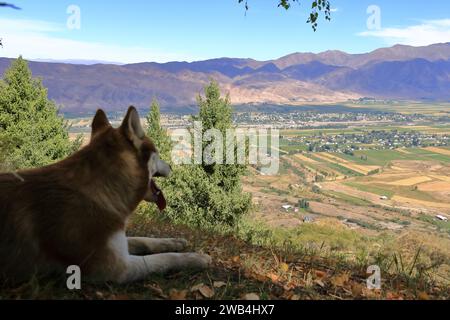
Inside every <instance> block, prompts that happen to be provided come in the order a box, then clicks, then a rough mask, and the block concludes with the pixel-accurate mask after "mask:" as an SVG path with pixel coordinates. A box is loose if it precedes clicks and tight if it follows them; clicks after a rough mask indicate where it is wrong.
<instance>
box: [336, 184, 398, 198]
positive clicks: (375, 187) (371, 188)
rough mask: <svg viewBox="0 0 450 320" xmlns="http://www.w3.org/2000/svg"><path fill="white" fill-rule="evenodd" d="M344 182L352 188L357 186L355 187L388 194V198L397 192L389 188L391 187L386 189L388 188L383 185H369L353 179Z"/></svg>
mask: <svg viewBox="0 0 450 320" xmlns="http://www.w3.org/2000/svg"><path fill="white" fill-rule="evenodd" d="M344 184H345V185H346V186H349V187H351V188H355V189H357V190H360V191H364V192H369V193H373V194H377V195H379V196H386V197H388V198H392V197H393V196H394V194H395V192H393V191H392V190H389V189H386V188H383V187H378V186H374V185H367V184H362V183H357V182H351V181H349V182H344Z"/></svg>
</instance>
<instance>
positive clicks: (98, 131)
mask: <svg viewBox="0 0 450 320" xmlns="http://www.w3.org/2000/svg"><path fill="white" fill-rule="evenodd" d="M170 171H171V169H170V166H169V165H168V164H166V163H165V162H164V161H162V160H161V159H160V158H159V154H158V151H157V149H156V147H155V145H154V144H153V142H152V141H151V140H150V139H149V138H148V137H146V136H145V134H144V130H143V128H142V127H141V124H140V120H139V115H138V113H137V111H136V109H135V108H134V107H130V108H129V110H128V112H127V115H126V117H125V119H124V121H123V123H122V125H121V126H120V127H119V128H117V129H115V128H113V127H112V126H111V125H110V124H109V121H108V119H107V117H106V114H105V113H104V112H103V111H102V110H99V111H97V114H96V115H95V118H94V120H93V123H92V137H91V141H90V143H89V145H87V146H86V147H84V148H83V149H81V150H80V151H78V152H77V153H75V154H73V155H72V156H70V157H69V158H67V159H65V160H63V161H61V162H58V163H55V164H53V165H50V166H47V167H43V168H39V169H33V170H26V171H20V172H17V173H14V174H12V173H3V174H0V277H2V278H6V279H10V280H11V279H12V280H19V281H20V280H23V279H27V277H29V276H30V275H33V274H36V273H37V274H48V273H54V272H65V270H66V269H67V267H68V266H71V265H76V266H79V267H80V269H81V271H82V274H83V275H86V276H88V277H89V278H93V279H98V280H101V281H114V282H119V283H124V282H131V281H136V280H139V279H143V278H145V277H146V276H148V275H150V274H152V273H164V272H168V271H173V270H181V269H184V268H189V269H191V268H194V269H203V268H206V267H208V266H209V264H210V263H211V258H210V257H209V256H207V255H203V254H197V253H176V252H180V251H183V250H184V249H185V247H186V245H187V242H186V240H184V239H151V238H127V237H126V235H125V231H126V225H127V220H128V218H129V217H130V215H131V214H132V213H133V211H134V210H135V209H136V207H137V206H138V204H139V203H140V202H141V201H143V200H147V201H150V202H155V203H156V204H157V205H158V207H159V208H160V209H164V207H165V205H166V203H165V199H164V195H163V194H162V192H161V190H159V189H158V187H157V186H156V184H155V182H154V180H153V179H152V178H153V177H158V176H162V177H167V176H168V175H169V174H170Z"/></svg>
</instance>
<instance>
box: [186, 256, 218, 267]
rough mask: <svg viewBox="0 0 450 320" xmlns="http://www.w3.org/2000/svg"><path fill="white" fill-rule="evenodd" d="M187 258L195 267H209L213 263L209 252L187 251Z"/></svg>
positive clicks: (189, 263) (191, 265) (190, 264)
mask: <svg viewBox="0 0 450 320" xmlns="http://www.w3.org/2000/svg"><path fill="white" fill-rule="evenodd" d="M186 260H187V262H188V265H189V266H190V267H191V268H193V269H207V268H209V267H210V266H211V264H212V258H211V257H210V256H209V255H207V254H201V253H187V254H186Z"/></svg>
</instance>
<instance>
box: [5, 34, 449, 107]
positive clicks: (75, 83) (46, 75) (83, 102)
mask: <svg viewBox="0 0 450 320" xmlns="http://www.w3.org/2000/svg"><path fill="white" fill-rule="evenodd" d="M10 63H11V59H6V58H0V72H1V73H3V72H4V71H5V70H6V68H7V67H8V66H9V64H10ZM30 67H31V69H32V71H33V74H34V75H35V76H39V77H42V79H43V82H44V85H45V86H46V87H48V89H49V96H50V97H51V98H52V99H54V100H55V101H56V102H57V103H58V104H60V105H62V106H63V110H64V111H65V112H77V113H85V112H91V111H93V110H95V109H96V108H99V107H102V108H105V109H107V110H110V111H114V110H120V109H123V107H124V106H126V105H129V104H134V105H136V106H137V107H139V108H146V107H148V105H149V104H150V101H151V99H152V98H154V97H156V98H158V100H159V101H160V102H161V104H162V107H163V109H166V110H172V111H176V110H179V109H180V108H184V107H186V106H191V105H194V104H195V102H196V96H197V94H198V93H199V92H201V90H202V88H203V86H204V85H205V84H206V83H207V82H208V81H209V80H210V79H211V78H213V79H216V80H217V81H218V82H219V83H220V84H221V86H222V88H223V89H224V91H226V92H229V93H230V95H231V99H232V102H233V103H236V104H246V103H252V104H262V103H271V104H293V105H299V104H305V103H317V104H319V103H333V102H341V101H346V100H348V99H357V98H360V97H374V98H380V99H403V100H427V101H428V100H435V101H448V100H450V90H449V89H450V43H444V44H435V45H431V46H427V47H410V46H402V45H397V46H394V47H391V48H383V49H378V50H375V51H373V52H370V53H366V54H347V53H344V52H340V51H327V52H323V53H319V54H313V53H295V54H291V55H288V56H285V57H282V58H280V59H277V60H273V61H256V60H252V59H232V58H220V59H212V60H206V61H198V62H192V63H188V62H169V63H162V64H159V63H153V62H148V63H138V64H129V65H113V64H85V65H83V64H70V63H50V62H30Z"/></svg>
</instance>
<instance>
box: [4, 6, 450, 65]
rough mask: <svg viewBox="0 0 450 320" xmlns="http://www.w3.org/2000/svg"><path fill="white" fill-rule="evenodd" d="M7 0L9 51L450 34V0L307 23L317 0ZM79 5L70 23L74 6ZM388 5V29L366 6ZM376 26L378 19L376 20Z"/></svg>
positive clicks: (313, 46) (325, 42) (161, 50)
mask: <svg viewBox="0 0 450 320" xmlns="http://www.w3.org/2000/svg"><path fill="white" fill-rule="evenodd" d="M9 2H12V3H14V4H16V5H18V6H20V7H22V10H20V11H15V10H12V9H7V8H2V9H0V38H3V43H4V48H3V49H1V48H0V56H3V57H5V56H7V57H17V56H18V55H19V54H22V55H23V56H24V57H25V58H28V59H56V60H65V59H89V60H102V61H116V62H140V61H159V62H164V61H172V60H187V61H193V60H201V59H209V58H217V57H224V56H227V57H242V58H247V57H249V58H254V59H258V60H268V59H274V58H278V57H281V56H284V55H286V54H290V53H293V52H321V51H326V50H334V49H337V50H343V51H346V52H350V53H361V52H367V51H371V50H374V49H377V48H380V47H385V46H390V45H393V44H396V43H402V44H409V45H415V46H419V45H428V44H431V43H436V42H450V1H436V2H434V1H420V0H397V1H392V0H371V1H366V0H359V1H356V0H355V1H350V0H331V3H332V8H333V13H332V21H331V22H326V21H325V20H323V19H321V20H320V21H319V29H318V31H317V32H315V33H314V32H313V31H312V29H311V27H310V26H309V25H308V24H306V23H305V21H306V18H307V13H308V12H309V11H308V8H309V6H310V2H311V0H303V1H302V5H300V6H299V5H293V7H292V8H291V10H289V11H285V10H284V9H281V8H277V0H249V6H250V10H249V11H248V12H247V14H245V10H244V7H243V5H239V4H238V3H237V0H192V1H187V0H171V1H162V0H161V1H152V0H150V1H149V0H146V1H144V0H128V1H106V0H95V1H93V0H90V1H88V0H72V1H65V0H46V1H45V0H40V1H34V0H33V1H32V0H28V1H26V0H9ZM70 5H76V6H77V7H78V8H79V9H80V20H79V21H80V29H69V28H68V27H67V20H68V18H69V17H70V14H68V13H67V9H68V7H69V6H70ZM370 5H376V6H377V7H378V8H379V9H380V17H381V19H380V24H379V26H380V27H381V28H380V29H373V28H371V29H368V27H367V20H368V18H369V16H370V15H369V14H367V9H368V7H369V6H370ZM371 25H372V26H376V24H371Z"/></svg>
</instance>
